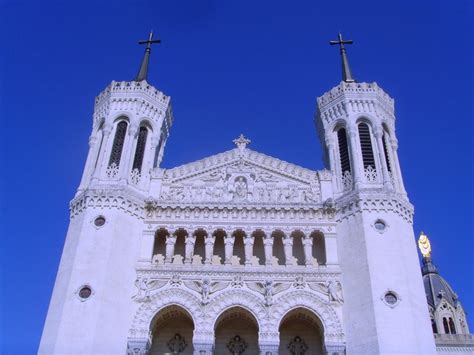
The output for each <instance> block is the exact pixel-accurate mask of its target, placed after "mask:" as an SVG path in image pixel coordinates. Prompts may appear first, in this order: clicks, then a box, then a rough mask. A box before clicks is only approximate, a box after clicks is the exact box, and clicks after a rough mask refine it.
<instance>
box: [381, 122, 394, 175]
mask: <svg viewBox="0 0 474 355" xmlns="http://www.w3.org/2000/svg"><path fill="white" fill-rule="evenodd" d="M388 139H389V136H388V133H387V132H385V131H384V132H383V136H382V144H383V152H384V156H385V163H386V164H387V169H388V171H389V172H392V164H391V163H390V155H389V154H388V142H387V140H388Z"/></svg>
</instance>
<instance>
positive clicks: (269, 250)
mask: <svg viewBox="0 0 474 355" xmlns="http://www.w3.org/2000/svg"><path fill="white" fill-rule="evenodd" d="M263 247H264V249H265V265H272V258H273V238H272V232H265V239H264V240H263Z"/></svg>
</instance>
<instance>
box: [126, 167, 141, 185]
mask: <svg viewBox="0 0 474 355" xmlns="http://www.w3.org/2000/svg"><path fill="white" fill-rule="evenodd" d="M129 178H130V182H131V183H132V184H133V185H138V183H139V182H140V180H141V178H142V175H141V174H140V171H139V170H138V169H136V168H135V169H133V170H132V171H131V172H130V177H129Z"/></svg>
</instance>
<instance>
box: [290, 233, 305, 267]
mask: <svg viewBox="0 0 474 355" xmlns="http://www.w3.org/2000/svg"><path fill="white" fill-rule="evenodd" d="M291 237H292V238H293V257H295V258H296V264H297V265H305V257H304V248H303V233H301V232H299V231H295V232H293V233H292V234H291Z"/></svg>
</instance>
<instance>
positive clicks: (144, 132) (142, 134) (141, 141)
mask: <svg viewBox="0 0 474 355" xmlns="http://www.w3.org/2000/svg"><path fill="white" fill-rule="evenodd" d="M147 136H148V128H146V127H145V126H141V127H140V130H139V131H138V139H137V147H136V148H135V156H134V158H133V166H132V170H135V169H137V171H138V172H139V173H141V171H142V165H143V157H144V156H145V147H146V139H147Z"/></svg>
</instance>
